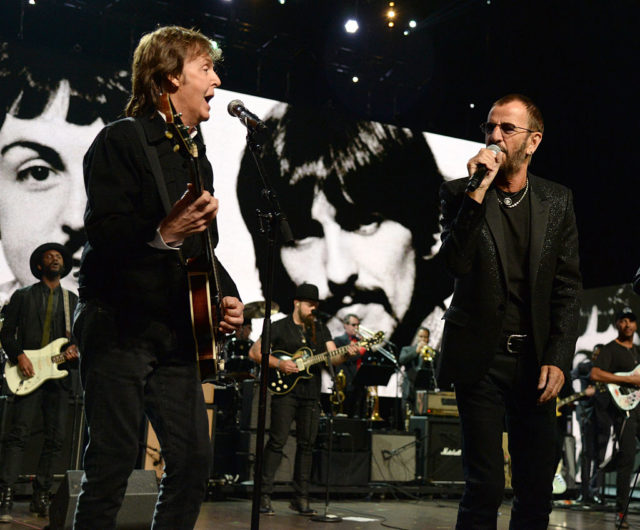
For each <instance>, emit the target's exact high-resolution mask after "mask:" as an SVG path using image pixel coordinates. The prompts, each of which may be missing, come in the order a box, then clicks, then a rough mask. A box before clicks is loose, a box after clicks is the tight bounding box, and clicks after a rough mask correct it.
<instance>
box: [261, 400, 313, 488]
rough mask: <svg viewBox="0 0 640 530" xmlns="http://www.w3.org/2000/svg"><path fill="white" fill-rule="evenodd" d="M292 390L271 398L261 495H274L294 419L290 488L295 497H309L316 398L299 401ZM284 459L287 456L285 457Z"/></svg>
mask: <svg viewBox="0 0 640 530" xmlns="http://www.w3.org/2000/svg"><path fill="white" fill-rule="evenodd" d="M294 392H295V389H294V390H293V391H292V392H289V393H288V394H285V395H283V396H276V395H274V396H272V398H271V430H270V432H269V441H268V442H267V443H266V445H265V448H264V460H263V467H262V492H263V493H264V494H265V495H271V494H272V493H273V481H274V477H275V475H276V471H277V470H278V466H279V465H280V462H281V460H282V457H283V449H284V446H285V444H286V443H287V438H288V437H289V431H290V430H291V424H292V422H293V420H294V419H295V420H296V456H295V459H296V460H295V464H294V471H293V489H294V491H295V495H296V496H297V497H308V496H309V482H310V480H311V464H312V462H313V444H314V443H315V440H316V436H317V435H318V421H319V418H320V407H319V404H318V400H317V399H306V398H304V399H303V398H298V397H297V396H295V395H294ZM285 456H286V457H287V458H288V457H289V456H290V455H285Z"/></svg>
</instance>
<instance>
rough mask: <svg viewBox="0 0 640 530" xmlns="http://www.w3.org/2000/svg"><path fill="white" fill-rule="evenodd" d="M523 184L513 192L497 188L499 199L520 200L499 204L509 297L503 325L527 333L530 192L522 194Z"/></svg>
mask: <svg viewBox="0 0 640 530" xmlns="http://www.w3.org/2000/svg"><path fill="white" fill-rule="evenodd" d="M525 190H526V188H523V189H522V190H520V191H518V192H517V193H515V194H510V193H505V192H503V191H502V190H499V189H497V188H496V192H497V194H498V197H499V199H500V201H502V202H504V199H505V197H509V198H511V200H512V202H513V203H516V202H517V201H518V200H520V199H522V201H521V202H520V203H519V204H518V205H517V206H514V207H513V208H507V207H506V206H504V205H503V204H500V212H501V214H502V215H501V218H502V226H503V231H504V239H505V243H506V248H507V255H506V256H505V258H506V259H505V261H506V265H507V288H508V298H507V307H506V311H505V319H504V326H503V329H504V330H505V331H507V332H514V333H518V332H520V333H528V332H529V331H530V327H531V324H530V322H531V315H530V307H531V297H530V290H529V240H530V228H531V211H530V209H531V206H530V204H531V201H530V200H529V197H530V195H529V194H528V193H527V196H526V197H524V198H523V197H522V196H523V194H524V192H525Z"/></svg>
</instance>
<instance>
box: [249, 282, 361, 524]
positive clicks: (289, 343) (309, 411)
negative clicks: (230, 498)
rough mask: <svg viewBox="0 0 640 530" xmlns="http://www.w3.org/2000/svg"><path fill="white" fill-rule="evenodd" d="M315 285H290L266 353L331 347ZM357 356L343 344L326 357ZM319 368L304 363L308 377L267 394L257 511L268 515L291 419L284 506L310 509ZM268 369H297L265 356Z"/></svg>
mask: <svg viewBox="0 0 640 530" xmlns="http://www.w3.org/2000/svg"><path fill="white" fill-rule="evenodd" d="M319 300H320V299H319V296H318V288H317V287H316V286H315V285H313V284H309V283H303V284H301V285H299V286H298V287H297V288H296V292H295V296H294V301H293V312H292V313H291V314H290V315H289V316H287V317H286V318H283V319H282V320H279V321H277V322H275V323H274V324H273V326H272V327H271V348H272V351H276V350H284V351H285V352H288V353H291V354H293V353H294V352H296V351H297V350H299V349H300V348H302V347H308V348H310V349H311V350H312V351H313V353H314V354H318V353H322V352H324V351H327V352H331V351H333V350H336V349H337V348H336V345H335V343H334V342H333V340H332V339H331V334H330V332H329V330H328V329H327V327H326V326H325V325H324V324H323V323H322V322H320V321H319V320H317V319H316V318H315V316H314V315H313V310H314V309H317V308H318V306H319V303H320V302H319ZM261 343H262V340H261V339H258V341H256V343H255V344H254V345H253V346H252V347H251V350H250V352H249V356H250V357H251V358H252V359H253V360H254V361H255V362H257V363H260V361H261V359H262V355H261V350H260V348H261ZM355 355H359V350H358V348H357V346H356V345H351V346H349V347H348V351H347V353H346V354H345V355H337V356H335V357H333V358H332V364H334V365H337V364H341V363H343V362H344V361H346V360H347V359H348V358H349V357H350V356H355ZM320 366H321V364H320V363H319V364H316V365H314V366H312V367H310V369H309V371H310V372H311V373H312V374H313V377H311V378H310V379H305V378H300V379H298V380H297V382H296V383H295V384H294V386H293V388H292V389H291V390H290V391H289V392H286V393H284V394H273V395H272V398H271V430H270V434H269V440H268V442H267V444H266V446H265V448H264V462H263V468H262V493H263V495H262V498H261V500H260V513H263V514H266V515H273V514H274V513H275V512H274V510H273V507H272V506H271V494H272V493H273V482H274V477H275V474H276V471H277V470H278V466H279V465H280V461H281V459H282V455H283V449H284V447H285V444H286V443H287V438H288V437H289V431H290V429H291V423H292V422H293V420H294V419H295V420H296V456H295V466H294V475H293V489H294V492H295V496H294V498H293V499H292V501H291V504H290V505H289V507H290V508H291V509H292V510H294V511H296V512H298V513H299V514H301V515H314V514H315V513H316V511H315V510H313V509H312V508H311V507H310V506H309V482H310V478H311V463H312V453H311V451H312V449H313V444H314V442H315V439H316V435H317V434H318V421H319V418H320V404H319V400H320V384H321V378H320ZM269 367H270V368H273V369H276V370H279V371H280V372H282V373H284V374H285V375H290V374H295V373H298V371H299V370H298V367H297V365H296V363H295V362H294V361H292V360H284V359H279V358H278V357H276V356H274V355H271V356H270V357H269Z"/></svg>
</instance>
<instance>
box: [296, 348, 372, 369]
mask: <svg viewBox="0 0 640 530" xmlns="http://www.w3.org/2000/svg"><path fill="white" fill-rule="evenodd" d="M357 344H358V345H359V344H360V343H357ZM350 346H351V344H347V345H346V346H341V347H340V348H338V349H337V350H332V351H326V352H324V353H318V354H317V355H312V356H311V357H308V358H307V359H305V360H304V367H305V368H309V367H310V366H313V365H314V364H318V363H323V362H326V361H327V360H329V359H333V358H334V357H337V356H338V355H344V354H345V353H347V352H348V351H349V347H350Z"/></svg>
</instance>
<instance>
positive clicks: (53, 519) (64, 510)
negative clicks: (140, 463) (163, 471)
mask: <svg viewBox="0 0 640 530" xmlns="http://www.w3.org/2000/svg"><path fill="white" fill-rule="evenodd" d="M83 473H84V472H83V471H67V473H66V475H65V477H64V479H63V481H62V483H61V484H60V487H59V488H58V491H57V492H56V494H55V496H54V497H53V499H52V501H51V507H50V509H49V528H50V529H51V530H63V529H64V530H67V529H71V528H72V527H73V516H74V513H75V511H76V504H77V503H78V495H79V494H80V483H81V481H82V475H83ZM157 498H158V482H157V481H156V474H155V472H154V471H152V470H148V471H145V470H142V469H136V470H134V471H133V473H132V474H131V476H130V477H129V483H128V484H127V491H126V493H125V497H124V501H123V502H122V506H121V508H120V511H119V512H118V518H117V520H116V528H118V529H119V530H120V529H121V530H137V529H143V528H145V529H148V528H150V527H151V520H152V519H153V512H154V510H155V506H156V500H157Z"/></svg>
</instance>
